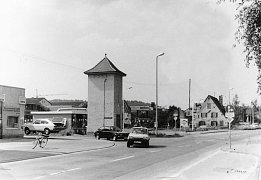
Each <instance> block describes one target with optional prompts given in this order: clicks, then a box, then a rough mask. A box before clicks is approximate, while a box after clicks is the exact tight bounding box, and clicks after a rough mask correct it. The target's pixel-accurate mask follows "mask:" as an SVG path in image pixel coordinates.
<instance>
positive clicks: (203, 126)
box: [197, 125, 208, 131]
mask: <svg viewBox="0 0 261 180" xmlns="http://www.w3.org/2000/svg"><path fill="white" fill-rule="evenodd" d="M197 130H199V131H208V127H207V126H206V125H202V126H199V128H198V129H197Z"/></svg>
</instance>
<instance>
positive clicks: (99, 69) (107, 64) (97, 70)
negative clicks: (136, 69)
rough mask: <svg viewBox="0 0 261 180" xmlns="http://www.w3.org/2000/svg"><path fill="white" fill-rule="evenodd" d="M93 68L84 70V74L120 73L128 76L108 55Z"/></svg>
mask: <svg viewBox="0 0 261 180" xmlns="http://www.w3.org/2000/svg"><path fill="white" fill-rule="evenodd" d="M106 55H107V54H105V57H104V58H103V59H102V60H101V61H100V62H99V63H98V64H97V65H96V66H94V67H93V68H91V69H89V70H87V71H85V72H84V74H87V75H90V74H96V75H97V74H118V75H121V76H126V74H125V73H124V72H122V71H120V70H119V69H118V68H117V67H116V66H115V65H114V64H113V63H112V62H111V61H110V60H109V59H108V58H107V56H106Z"/></svg>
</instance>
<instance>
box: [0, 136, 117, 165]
mask: <svg viewBox="0 0 261 180" xmlns="http://www.w3.org/2000/svg"><path fill="white" fill-rule="evenodd" d="M34 138H35V137H34V136H25V138H22V139H18V138H16V139H12V142H10V141H9V142H8V141H7V140H0V163H7V162H14V161H21V160H26V159H34V158H40V157H47V156H55V155H62V154H70V153H77V152H84V151H92V150H97V149H104V148H109V147H113V146H114V145H115V143H114V142H113V141H106V140H99V141H97V140H96V139H94V137H93V136H92V137H90V136H78V135H76V136H51V137H50V139H49V141H48V144H47V146H46V147H45V148H40V147H39V146H37V147H36V148H35V149H32V147H33V144H32V142H33V140H34Z"/></svg>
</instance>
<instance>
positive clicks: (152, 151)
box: [150, 150, 160, 153]
mask: <svg viewBox="0 0 261 180" xmlns="http://www.w3.org/2000/svg"><path fill="white" fill-rule="evenodd" d="M150 152H151V153H155V152H160V150H151V151H150Z"/></svg>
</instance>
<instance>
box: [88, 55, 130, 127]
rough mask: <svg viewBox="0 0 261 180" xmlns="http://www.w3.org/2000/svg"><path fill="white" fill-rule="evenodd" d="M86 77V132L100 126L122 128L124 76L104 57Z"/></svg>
mask: <svg viewBox="0 0 261 180" xmlns="http://www.w3.org/2000/svg"><path fill="white" fill-rule="evenodd" d="M84 74H86V75H88V132H94V131H96V130H97V129H98V128H99V127H101V126H116V127H119V128H122V126H123V121H122V119H123V118H122V115H123V101H122V78H123V77H124V76H126V74H125V73H123V72H122V71H120V70H119V69H118V68H117V67H116V66H115V65H114V64H113V63H112V62H111V61H110V60H109V59H108V58H107V56H106V55H105V57H104V58H103V59H102V60H101V61H100V62H99V63H98V64H97V65H96V66H94V67H93V68H91V69H89V70H88V71H85V72H84Z"/></svg>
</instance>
